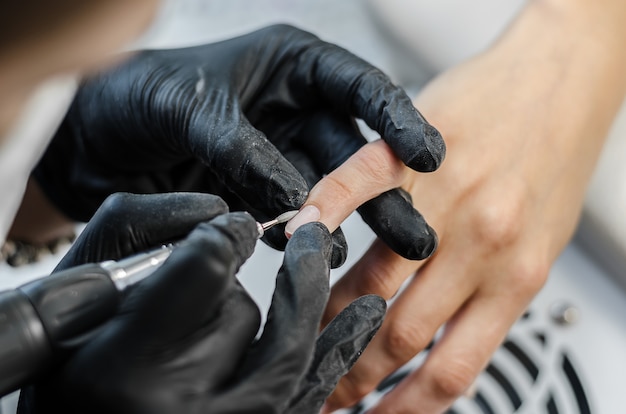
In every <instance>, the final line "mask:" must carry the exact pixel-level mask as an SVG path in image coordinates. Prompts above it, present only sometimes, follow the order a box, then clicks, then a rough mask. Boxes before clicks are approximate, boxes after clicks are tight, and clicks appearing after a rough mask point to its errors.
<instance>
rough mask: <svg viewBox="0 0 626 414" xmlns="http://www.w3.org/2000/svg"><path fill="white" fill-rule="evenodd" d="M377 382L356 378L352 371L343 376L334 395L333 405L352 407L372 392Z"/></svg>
mask: <svg viewBox="0 0 626 414" xmlns="http://www.w3.org/2000/svg"><path fill="white" fill-rule="evenodd" d="M374 388H376V383H374V382H372V381H364V380H363V379H357V378H355V377H354V376H353V375H352V374H351V373H348V375H346V376H345V377H343V378H342V379H341V381H340V383H339V386H338V387H337V388H336V389H335V391H334V392H333V395H332V402H333V405H336V406H338V407H350V406H352V405H354V404H355V403H357V402H358V401H359V400H360V399H361V398H363V397H364V396H366V395H367V394H369V393H370V392H372V390H373V389H374Z"/></svg>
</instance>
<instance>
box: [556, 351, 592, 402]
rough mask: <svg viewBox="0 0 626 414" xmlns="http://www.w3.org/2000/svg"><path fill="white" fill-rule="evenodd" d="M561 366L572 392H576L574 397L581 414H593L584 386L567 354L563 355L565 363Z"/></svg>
mask: <svg viewBox="0 0 626 414" xmlns="http://www.w3.org/2000/svg"><path fill="white" fill-rule="evenodd" d="M561 366H562V367H563V372H565V376H566V377H567V380H568V381H569V383H570V385H571V387H572V391H573V392H574V396H575V397H576V403H578V409H579V410H580V414H591V408H590V407H589V401H588V400H587V394H585V390H584V388H583V384H582V383H581V382H580V378H578V374H576V370H575V369H574V366H573V365H572V361H570V359H569V358H568V357H567V355H565V354H563V363H562V364H561Z"/></svg>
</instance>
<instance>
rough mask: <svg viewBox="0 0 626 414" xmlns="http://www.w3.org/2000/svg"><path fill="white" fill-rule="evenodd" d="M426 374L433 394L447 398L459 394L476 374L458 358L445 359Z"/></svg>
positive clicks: (452, 397) (450, 398)
mask: <svg viewBox="0 0 626 414" xmlns="http://www.w3.org/2000/svg"><path fill="white" fill-rule="evenodd" d="M428 374H429V375H428ZM428 374H427V378H429V379H430V383H431V387H432V390H433V394H434V395H435V396H437V397H439V398H442V399H448V400H452V399H455V398H456V397H458V396H459V395H461V394H462V393H463V392H464V391H465V390H466V389H467V387H469V386H470V385H471V384H472V381H474V378H475V376H476V373H475V372H474V369H473V368H472V367H471V366H470V365H469V364H468V363H466V362H463V361H460V360H452V361H451V360H446V361H445V363H443V364H437V366H436V367H432V369H431V372H430V373H428Z"/></svg>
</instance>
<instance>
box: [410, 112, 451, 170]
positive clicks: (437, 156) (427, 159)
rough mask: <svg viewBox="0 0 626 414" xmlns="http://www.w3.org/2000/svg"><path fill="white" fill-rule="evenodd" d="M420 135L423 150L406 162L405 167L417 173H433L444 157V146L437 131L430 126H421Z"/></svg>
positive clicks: (425, 124)
mask: <svg viewBox="0 0 626 414" xmlns="http://www.w3.org/2000/svg"><path fill="white" fill-rule="evenodd" d="M421 135H422V137H423V140H424V148H421V149H420V151H418V152H417V154H415V156H413V157H412V158H410V159H409V160H407V161H406V165H407V166H408V167H409V168H411V169H413V170H416V171H419V172H433V171H435V170H436V169H438V168H439V166H440V165H441V163H442V162H443V160H444V158H445V156H446V145H445V143H444V141H443V137H442V136H441V134H440V133H439V131H437V129H436V128H435V127H434V126H432V125H430V124H427V123H424V124H422V128H421Z"/></svg>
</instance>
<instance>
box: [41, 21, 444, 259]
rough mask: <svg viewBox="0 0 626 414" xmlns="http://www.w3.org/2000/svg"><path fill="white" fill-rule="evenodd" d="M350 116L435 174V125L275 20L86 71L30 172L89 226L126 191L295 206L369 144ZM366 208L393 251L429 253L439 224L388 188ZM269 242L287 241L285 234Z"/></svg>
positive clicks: (348, 62) (258, 207) (329, 50)
mask: <svg viewBox="0 0 626 414" xmlns="http://www.w3.org/2000/svg"><path fill="white" fill-rule="evenodd" d="M353 117H358V118H362V119H364V120H365V121H366V122H367V123H368V125H370V126H371V127H372V128H374V129H375V130H377V131H378V132H380V134H381V136H382V137H383V139H384V140H385V141H386V142H387V143H388V144H389V145H390V146H391V148H392V149H393V151H394V152H395V153H397V154H398V155H399V156H400V158H401V159H402V160H403V161H404V162H405V163H407V165H409V166H410V167H411V168H413V169H416V170H418V171H433V170H435V169H436V168H437V167H438V166H439V164H440V163H441V161H442V159H443V157H444V153H445V147H444V144H443V141H442V139H441V136H440V135H439V133H438V132H437V131H436V130H435V129H434V128H433V127H432V126H430V125H429V124H428V123H426V121H425V120H424V118H423V117H422V116H421V115H420V114H419V113H418V112H417V111H416V110H415V108H414V107H413V105H412V103H411V101H410V99H409V98H408V97H407V95H406V94H405V93H404V92H403V91H402V90H401V89H400V88H398V87H396V86H394V85H393V84H392V83H391V82H390V80H389V79H388V78H387V77H386V76H385V75H384V74H383V73H381V72H380V71H379V70H377V69H375V68H374V67H372V66H371V65H369V64H367V63H366V62H364V61H362V60H361V59H359V58H357V57H355V56H354V55H352V54H350V53H349V52H347V51H345V50H343V49H341V48H339V47H337V46H334V45H332V44H328V43H326V42H323V41H321V40H319V39H318V38H317V37H315V36H313V35H311V34H309V33H306V32H303V31H300V30H298V29H295V28H292V27H289V26H273V27H269V28H266V29H263V30H260V31H257V32H254V33H251V34H248V35H246V36H242V37H239V38H235V39H232V40H228V41H224V42H220V43H215V44H209V45H204V46H198V47H191V48H185V49H175V50H156V51H143V52H139V53H137V54H136V55H134V56H131V57H129V59H128V60H127V61H126V62H125V63H123V64H121V65H120V66H118V67H116V68H114V69H112V70H109V71H107V72H104V73H101V74H100V75H99V76H96V77H94V78H92V79H89V80H87V81H86V82H85V83H84V84H83V85H82V86H81V88H80V90H79V92H78V95H77V96H76V98H75V100H74V102H73V104H72V106H71V108H70V110H69V113H68V114H67V116H66V118H65V120H64V121H63V123H62V125H61V127H60V129H59V131H58V132H57V134H56V136H55V137H54V140H53V141H52V143H51V145H50V147H49V149H48V151H47V152H46V154H45V155H44V157H43V159H42V160H41V162H40V164H39V165H38V166H37V168H36V170H35V177H36V179H37V180H38V182H39V184H40V185H41V187H42V188H43V190H44V192H45V193H46V194H47V196H48V197H49V198H50V199H51V200H52V201H53V203H54V204H55V205H56V206H57V207H59V208H60V209H61V211H62V212H64V213H65V214H66V215H68V216H69V217H70V218H72V219H76V220H80V221H86V220H88V219H89V218H90V217H91V215H92V214H93V212H94V211H95V210H96V208H97V207H98V206H99V205H100V203H101V202H102V201H103V200H104V199H105V198H106V197H107V196H108V195H109V194H111V193H113V192H118V191H127V192H134V193H154V192H169V191H202V192H210V193H213V194H218V195H220V196H221V197H222V198H224V199H225V200H226V201H227V202H228V204H229V205H230V206H231V208H232V209H237V210H239V209H241V210H247V211H250V212H251V213H252V214H253V215H254V216H255V217H256V218H257V219H259V220H265V219H268V218H273V217H275V216H277V215H278V214H281V213H283V212H285V211H287V210H293V209H298V208H299V207H300V206H301V205H302V204H303V203H304V201H305V200H306V199H307V195H308V190H309V187H310V186H312V185H313V184H314V183H315V182H317V181H318V180H319V179H320V177H321V176H322V175H323V174H326V173H328V172H330V171H331V170H333V169H334V168H336V167H337V166H338V165H340V164H341V163H342V162H343V161H344V160H346V159H347V158H348V157H349V156H350V155H351V154H353V153H354V152H356V150H357V149H358V148H360V147H361V146H362V145H363V144H364V142H365V140H364V139H363V137H362V136H361V135H360V133H359V132H358V130H357V128H356V127H355V124H354V122H353ZM390 152H391V151H390ZM382 164H384V163H381V165H382ZM383 173H384V171H382V172H381V174H383ZM349 192H350V188H346V197H347V198H349V196H350V194H349ZM376 195H378V194H372V195H371V197H369V198H372V197H374V196H376ZM369 204H370V206H369V207H368V208H366V209H365V211H363V212H362V214H363V215H364V218H365V220H366V221H367V222H368V223H369V224H370V225H371V226H372V227H373V229H374V231H375V232H376V233H377V234H378V235H379V236H380V237H382V238H383V239H384V240H386V241H388V243H389V245H390V246H391V247H392V248H393V249H394V250H395V251H396V252H398V253H399V254H401V255H403V256H405V257H407V258H411V259H419V258H424V257H427V256H429V255H430V254H431V253H432V251H433V250H434V248H435V245H436V236H435V233H434V232H433V231H432V229H431V228H430V227H428V225H427V224H426V223H425V221H424V219H423V218H422V217H421V215H419V214H418V213H417V212H416V211H415V210H414V209H413V207H412V205H411V203H410V201H409V200H407V199H406V198H405V197H403V196H402V195H401V194H399V193H398V192H392V193H391V195H387V196H386V197H383V198H381V199H378V200H374V201H371V202H369ZM372 204H373V205H374V206H371V205H372ZM356 207H358V206H357V205H355V206H354V208H356ZM390 210H393V211H398V214H395V215H394V219H395V221H394V220H391V222H384V223H382V222H381V220H379V219H378V217H377V213H378V212H379V211H390ZM268 237H269V240H268V242H269V243H270V244H271V245H273V246H274V247H278V248H282V247H284V243H285V241H286V240H285V238H284V236H283V235H282V231H281V230H280V229H273V231H269V232H268Z"/></svg>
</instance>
